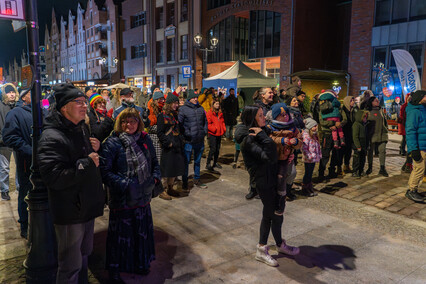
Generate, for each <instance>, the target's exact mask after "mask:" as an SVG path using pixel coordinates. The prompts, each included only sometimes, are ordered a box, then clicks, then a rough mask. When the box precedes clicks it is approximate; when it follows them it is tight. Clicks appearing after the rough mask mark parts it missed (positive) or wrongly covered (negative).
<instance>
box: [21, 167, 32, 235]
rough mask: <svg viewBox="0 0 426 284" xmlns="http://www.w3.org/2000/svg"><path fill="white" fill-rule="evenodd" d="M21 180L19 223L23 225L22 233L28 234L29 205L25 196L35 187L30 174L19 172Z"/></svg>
mask: <svg viewBox="0 0 426 284" xmlns="http://www.w3.org/2000/svg"><path fill="white" fill-rule="evenodd" d="M17 174H18V180H19V191H18V215H19V221H18V222H19V223H20V224H21V233H24V232H27V230H28V204H27V203H26V202H25V196H27V194H28V191H30V190H31V188H32V187H33V185H32V183H31V181H30V176H29V173H28V174H27V173H24V172H21V171H18V172H17Z"/></svg>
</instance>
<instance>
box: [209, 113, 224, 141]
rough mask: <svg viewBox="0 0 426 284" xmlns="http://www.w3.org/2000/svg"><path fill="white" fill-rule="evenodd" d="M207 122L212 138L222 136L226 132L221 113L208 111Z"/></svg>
mask: <svg viewBox="0 0 426 284" xmlns="http://www.w3.org/2000/svg"><path fill="white" fill-rule="evenodd" d="M207 122H208V124H209V125H208V129H209V134H210V135H213V136H222V135H223V134H225V132H226V126H225V120H224V119H223V113H222V112H221V111H220V112H218V113H217V112H214V111H213V110H209V111H208V112H207Z"/></svg>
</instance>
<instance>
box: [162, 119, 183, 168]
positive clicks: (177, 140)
mask: <svg viewBox="0 0 426 284" xmlns="http://www.w3.org/2000/svg"><path fill="white" fill-rule="evenodd" d="M157 137H158V139H159V141H160V144H161V149H162V153H161V160H160V167H161V176H162V177H176V176H181V175H183V172H184V165H185V163H184V156H183V147H184V142H183V137H182V134H181V133H180V128H179V122H178V118H177V114H176V115H173V116H172V115H168V114H165V113H164V112H161V113H160V114H159V115H158V116H157Z"/></svg>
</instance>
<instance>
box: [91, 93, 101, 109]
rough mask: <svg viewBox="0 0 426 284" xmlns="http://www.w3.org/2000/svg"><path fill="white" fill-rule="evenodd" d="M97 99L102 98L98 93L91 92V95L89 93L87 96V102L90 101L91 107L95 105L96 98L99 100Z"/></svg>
mask: <svg viewBox="0 0 426 284" xmlns="http://www.w3.org/2000/svg"><path fill="white" fill-rule="evenodd" d="M99 99H104V98H103V97H102V96H101V95H99V94H96V93H95V94H93V95H91V96H90V98H89V103H90V106H91V107H92V108H94V105H95V102H96V101H97V100H99Z"/></svg>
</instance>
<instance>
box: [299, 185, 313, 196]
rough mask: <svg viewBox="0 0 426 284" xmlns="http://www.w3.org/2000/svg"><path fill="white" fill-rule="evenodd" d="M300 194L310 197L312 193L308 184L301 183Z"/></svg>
mask: <svg viewBox="0 0 426 284" xmlns="http://www.w3.org/2000/svg"><path fill="white" fill-rule="evenodd" d="M302 194H303V195H305V196H309V197H312V196H314V194H313V193H312V192H311V191H310V190H309V184H302Z"/></svg>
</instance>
